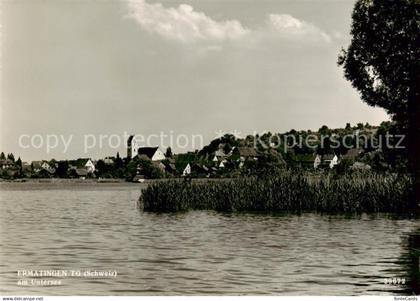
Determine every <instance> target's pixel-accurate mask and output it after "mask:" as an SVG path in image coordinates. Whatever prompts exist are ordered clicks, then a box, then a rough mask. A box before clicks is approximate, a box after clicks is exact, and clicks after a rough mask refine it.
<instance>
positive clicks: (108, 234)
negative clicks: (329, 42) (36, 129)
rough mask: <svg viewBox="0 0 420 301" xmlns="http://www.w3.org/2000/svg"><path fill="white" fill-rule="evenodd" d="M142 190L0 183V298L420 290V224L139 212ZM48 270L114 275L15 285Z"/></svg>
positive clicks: (375, 218)
mask: <svg viewBox="0 0 420 301" xmlns="http://www.w3.org/2000/svg"><path fill="white" fill-rule="evenodd" d="M140 188H141V186H140V185H138V184H137V185H130V184H91V185H75V186H74V185H71V184H67V185H64V186H63V185H53V184H29V183H27V184H25V183H21V184H1V185H0V189H1V192H0V198H1V200H0V207H1V208H0V209H1V210H0V294H2V295H8V294H20V295H22V294H40V295H65V294H80V295H108V294H111V295H150V294H165V295H173V294H276V295H349V294H351V295H367V294H375V295H378V294H383V295H389V294H412V293H413V292H415V291H416V290H418V289H419V285H418V284H419V278H418V264H419V262H418V256H417V257H416V255H415V254H417V253H416V252H417V251H416V250H415V249H416V248H417V246H418V244H419V241H418V240H419V238H418V236H416V235H417V234H418V233H419V232H418V231H420V229H419V228H420V221H419V220H418V219H407V218H401V217H399V218H398V217H395V216H394V217H391V216H385V215H358V216H343V215H319V214H303V215H269V214H259V215H257V214H220V213H215V212H211V211H192V212H187V213H177V214H175V213H174V214H155V213H144V212H142V211H140V210H139V209H138V208H137V199H138V196H139V191H140ZM413 254H414V255H413ZM416 265H417V266H416ZM416 267H417V270H416ZM47 269H48V270H49V269H52V270H82V271H86V270H89V271H92V270H116V271H117V273H118V274H117V276H116V277H115V278H107V279H93V278H80V277H79V278H62V279H61V280H62V285H61V286H50V287H43V286H18V285H17V282H18V280H19V279H21V278H19V277H18V275H17V270H47ZM44 279H48V278H44ZM49 279H51V278H49ZM392 282H395V284H393V283H392ZM398 282H400V284H398ZM417 293H419V292H418V291H417Z"/></svg>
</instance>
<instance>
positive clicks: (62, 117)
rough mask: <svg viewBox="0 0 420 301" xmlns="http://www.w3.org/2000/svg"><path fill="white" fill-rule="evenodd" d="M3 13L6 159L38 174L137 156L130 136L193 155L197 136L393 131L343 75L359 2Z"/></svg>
mask: <svg viewBox="0 0 420 301" xmlns="http://www.w3.org/2000/svg"><path fill="white" fill-rule="evenodd" d="M1 4H2V7H1V16H0V17H1V19H0V20H1V59H0V62H1V103H0V110H1V111H0V112H1V115H0V116H1V119H0V120H1V121H0V122H1V129H0V130H1V132H0V150H1V151H4V152H7V153H9V152H13V153H14V154H15V156H21V157H22V158H23V160H25V161H29V160H35V159H50V158H56V159H66V158H67V159H72V158H77V157H91V158H102V157H105V156H110V155H115V153H116V152H117V151H119V152H120V153H121V154H123V155H125V153H126V152H125V144H124V139H125V137H126V135H127V134H131V133H132V134H138V135H142V136H143V137H146V138H147V137H150V135H161V133H164V135H167V136H170V137H173V138H172V140H169V138H168V137H167V138H162V139H164V140H159V139H161V138H159V139H149V140H145V141H144V142H142V143H140V144H143V145H144V146H147V145H146V144H162V146H163V147H166V146H167V145H170V144H172V146H173V149H174V151H175V152H185V151H188V150H192V149H194V148H198V146H199V145H197V144H193V143H192V142H191V141H192V138H191V137H193V135H202V136H203V139H204V143H208V142H210V141H211V140H212V139H214V138H215V137H216V136H218V135H220V134H222V133H226V132H235V133H236V134H237V135H238V136H240V137H241V136H245V135H247V134H253V133H256V132H258V133H262V132H264V131H270V132H272V133H277V132H284V131H288V130H290V129H297V130H300V129H302V130H306V129H313V130H316V129H318V128H319V127H321V126H322V125H324V124H325V125H327V126H329V127H344V126H345V124H346V123H347V122H350V123H352V124H355V123H358V122H363V123H365V122H369V123H370V124H374V125H378V124H379V123H380V122H381V121H384V120H387V119H388V117H387V115H386V114H385V112H384V111H383V110H382V109H379V108H372V107H369V106H368V105H366V104H364V103H362V101H361V100H360V97H359V95H358V94H357V92H356V91H355V90H354V89H353V88H352V87H351V84H350V83H349V82H347V81H346V80H345V79H344V77H343V72H342V70H341V68H340V67H338V66H337V63H336V62H337V56H338V53H339V51H340V49H341V48H343V47H346V46H347V45H348V44H349V42H350V35H349V31H350V23H351V11H352V8H353V4H354V2H353V1H349V0H291V1H287V0H275V1H274V0H259V1H255V0H252V1H250V0H223V1H222V0H182V1H178V0H171V1H162V0H138V1H128V0H124V1H122V0H115V1H110V0H103V1H100V0H94V1H80V0H67V1H66V0H60V1H57V0H16V1H10V0H6V1H2V2H1ZM181 135H182V136H184V137H186V138H185V139H184V140H187V139H189V140H188V141H189V143H188V144H187V143H185V142H184V141H182V143H181V142H180V141H178V138H179V137H180V136H181ZM111 136H113V137H112V138H111ZM116 136H118V137H119V139H117V138H116ZM47 141H48V142H49V143H48V144H47ZM174 141H175V143H174ZM196 141H197V140H196ZM41 142H42V143H41ZM99 142H101V143H99ZM160 142H163V143H160ZM66 145H67V147H66ZM149 146H152V145H149Z"/></svg>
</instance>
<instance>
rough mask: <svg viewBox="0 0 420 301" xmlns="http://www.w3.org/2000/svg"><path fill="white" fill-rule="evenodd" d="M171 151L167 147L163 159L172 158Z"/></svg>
mask: <svg viewBox="0 0 420 301" xmlns="http://www.w3.org/2000/svg"><path fill="white" fill-rule="evenodd" d="M172 155H173V154H172V149H171V147H170V146H168V148H167V149H166V153H165V157H166V158H172Z"/></svg>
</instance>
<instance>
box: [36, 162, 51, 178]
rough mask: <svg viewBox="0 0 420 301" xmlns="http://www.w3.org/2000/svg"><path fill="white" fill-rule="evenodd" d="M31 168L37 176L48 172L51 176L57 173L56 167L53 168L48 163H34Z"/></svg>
mask: <svg viewBox="0 0 420 301" xmlns="http://www.w3.org/2000/svg"><path fill="white" fill-rule="evenodd" d="M31 167H32V171H33V172H34V173H37V174H39V173H41V172H42V171H46V172H47V173H48V174H50V175H52V174H54V173H55V166H51V165H50V164H49V163H48V162H47V161H32V163H31Z"/></svg>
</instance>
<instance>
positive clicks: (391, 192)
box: [139, 172, 413, 213]
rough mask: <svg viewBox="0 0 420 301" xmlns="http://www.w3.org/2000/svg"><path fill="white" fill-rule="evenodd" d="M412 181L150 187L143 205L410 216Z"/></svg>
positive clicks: (308, 179) (282, 180)
mask: <svg viewBox="0 0 420 301" xmlns="http://www.w3.org/2000/svg"><path fill="white" fill-rule="evenodd" d="M411 186H412V183H411V179H410V178H409V177H407V176H401V175H378V174H367V175H360V174H358V175H344V176H341V177H339V178H333V177H328V176H322V177H315V176H313V175H308V174H296V173H292V172H284V173H281V174H279V175H277V176H272V177H268V178H264V179H257V178H239V179H232V180H226V181H217V182H216V181H208V182H200V183H188V182H185V181H180V180H171V181H166V182H158V183H153V184H150V185H149V186H148V187H146V188H145V189H143V190H142V194H141V196H140V199H139V202H140V204H141V206H142V207H143V208H144V210H145V211H150V212H176V211H184V210H217V211H225V212H231V211H267V212H269V211H283V212H305V211H311V212H328V213H358V212H367V213H371V212H372V213H373V212H390V213H394V212H395V213H410V212H412V209H413V207H412V206H410V201H409V200H410V195H411Z"/></svg>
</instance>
